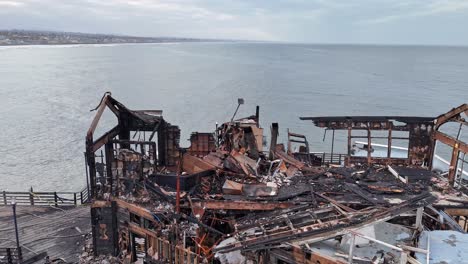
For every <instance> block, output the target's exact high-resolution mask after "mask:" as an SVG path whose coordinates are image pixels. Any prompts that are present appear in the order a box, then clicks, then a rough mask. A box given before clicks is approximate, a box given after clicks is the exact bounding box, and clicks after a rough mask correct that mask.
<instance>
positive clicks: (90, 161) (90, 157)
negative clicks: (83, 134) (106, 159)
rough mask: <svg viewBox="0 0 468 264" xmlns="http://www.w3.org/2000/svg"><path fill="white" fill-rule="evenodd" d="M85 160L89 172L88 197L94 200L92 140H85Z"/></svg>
mask: <svg viewBox="0 0 468 264" xmlns="http://www.w3.org/2000/svg"><path fill="white" fill-rule="evenodd" d="M86 160H87V161H88V171H89V185H90V188H91V190H90V193H89V196H90V197H91V198H93V199H94V198H96V195H97V190H96V159H95V155H94V151H93V140H92V139H89V138H88V139H87V140H86Z"/></svg>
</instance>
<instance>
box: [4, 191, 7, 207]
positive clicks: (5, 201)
mask: <svg viewBox="0 0 468 264" xmlns="http://www.w3.org/2000/svg"><path fill="white" fill-rule="evenodd" d="M3 204H4V205H7V197H6V191H3Z"/></svg>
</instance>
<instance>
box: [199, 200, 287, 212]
mask: <svg viewBox="0 0 468 264" xmlns="http://www.w3.org/2000/svg"><path fill="white" fill-rule="evenodd" d="M293 205H294V203H290V202H277V203H274V202H251V201H217V200H205V201H193V202H192V207H198V208H204V209H206V210H210V209H211V210H222V209H224V210H247V211H251V210H254V211H269V210H275V209H285V208H289V207H292V206H293Z"/></svg>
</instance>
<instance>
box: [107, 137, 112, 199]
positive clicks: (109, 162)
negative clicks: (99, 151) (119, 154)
mask: <svg viewBox="0 0 468 264" xmlns="http://www.w3.org/2000/svg"><path fill="white" fill-rule="evenodd" d="M105 153H106V174H107V175H106V176H107V185H108V191H109V193H111V194H112V185H113V184H114V175H112V162H113V160H114V144H113V143H109V142H108V143H106V145H105Z"/></svg>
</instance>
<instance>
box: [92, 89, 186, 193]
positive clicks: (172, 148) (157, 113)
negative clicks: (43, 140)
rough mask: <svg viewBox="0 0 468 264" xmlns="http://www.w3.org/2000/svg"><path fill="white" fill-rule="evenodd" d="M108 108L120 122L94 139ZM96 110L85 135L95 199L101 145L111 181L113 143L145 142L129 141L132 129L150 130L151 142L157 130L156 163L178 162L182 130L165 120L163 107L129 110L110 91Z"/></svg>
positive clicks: (169, 165) (170, 164) (168, 164)
mask: <svg viewBox="0 0 468 264" xmlns="http://www.w3.org/2000/svg"><path fill="white" fill-rule="evenodd" d="M106 108H108V109H110V110H111V111H112V113H114V115H115V116H116V117H117V119H118V124H117V126H115V127H114V128H112V129H111V130H109V131H108V132H106V133H105V134H104V135H102V136H101V137H99V138H98V139H97V140H94V138H93V137H94V132H95V130H96V127H97V125H98V123H99V121H100V119H101V116H102V114H103V112H104V110H105V109H106ZM96 110H97V111H96V115H95V117H94V119H93V121H92V123H91V126H90V128H89V129H88V132H87V134H86V161H87V164H88V168H89V170H88V171H89V182H90V196H91V197H92V198H96V195H97V190H96V185H97V182H96V181H97V179H96V178H97V177H96V152H97V151H98V150H99V149H100V148H101V147H103V146H104V147H105V153H106V154H107V155H106V159H107V160H106V161H107V165H108V166H106V167H107V172H106V174H107V177H109V180H110V181H112V178H110V175H112V172H111V166H109V165H110V163H109V162H110V161H111V160H112V158H113V157H112V156H113V146H112V143H120V144H122V145H123V146H128V145H130V144H132V143H136V144H142V142H132V141H130V133H131V131H137V132H142V131H143V132H144V131H146V132H151V133H152V134H151V136H150V139H149V141H151V140H152V139H153V137H154V135H155V133H157V153H158V155H157V165H159V166H167V167H171V166H175V165H176V160H177V158H176V157H177V156H178V152H179V140H180V129H179V128H178V127H177V126H172V125H171V124H170V123H168V122H166V121H165V120H164V119H163V117H162V111H161V110H136V111H135V110H130V109H128V108H126V107H125V106H124V105H123V104H121V103H120V102H118V101H117V100H115V99H114V98H112V96H111V94H110V93H106V94H104V96H103V98H102V100H101V102H100V104H99V106H98V107H97V109H96ZM117 137H118V140H117ZM148 143H154V142H148ZM110 185H111V186H112V182H110ZM111 191H112V190H111Z"/></svg>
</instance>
